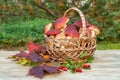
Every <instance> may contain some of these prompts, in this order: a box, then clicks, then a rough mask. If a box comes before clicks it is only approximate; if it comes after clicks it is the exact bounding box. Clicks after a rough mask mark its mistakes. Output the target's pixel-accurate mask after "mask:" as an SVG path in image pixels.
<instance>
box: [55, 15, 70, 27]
mask: <svg viewBox="0 0 120 80" xmlns="http://www.w3.org/2000/svg"><path fill="white" fill-rule="evenodd" d="M68 21H69V18H66V17H61V18H58V19H57V20H56V21H55V23H54V28H55V29H60V28H62V27H63V26H64V25H66V24H67V22H68Z"/></svg>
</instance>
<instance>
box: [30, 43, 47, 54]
mask: <svg viewBox="0 0 120 80" xmlns="http://www.w3.org/2000/svg"><path fill="white" fill-rule="evenodd" d="M28 51H29V52H30V53H39V52H42V53H44V52H45V51H46V49H45V48H44V47H43V46H41V45H37V44H35V43H34V42H30V43H29V44H28Z"/></svg>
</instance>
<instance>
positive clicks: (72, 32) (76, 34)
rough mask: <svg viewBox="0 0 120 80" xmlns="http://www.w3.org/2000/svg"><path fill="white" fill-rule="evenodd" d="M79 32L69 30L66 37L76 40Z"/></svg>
mask: <svg viewBox="0 0 120 80" xmlns="http://www.w3.org/2000/svg"><path fill="white" fill-rule="evenodd" d="M79 34H80V33H79V32H78V31H77V30H70V31H67V32H66V35H68V36H70V37H72V38H78V37H79Z"/></svg>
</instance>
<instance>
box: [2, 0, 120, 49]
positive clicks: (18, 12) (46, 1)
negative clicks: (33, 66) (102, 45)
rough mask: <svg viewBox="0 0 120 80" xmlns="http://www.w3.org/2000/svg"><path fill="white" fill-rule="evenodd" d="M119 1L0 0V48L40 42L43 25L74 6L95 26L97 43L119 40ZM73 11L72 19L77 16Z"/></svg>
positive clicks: (117, 41)
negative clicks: (97, 31) (98, 33)
mask: <svg viewBox="0 0 120 80" xmlns="http://www.w3.org/2000/svg"><path fill="white" fill-rule="evenodd" d="M119 5H120V0H0V48H7V47H10V46H11V47H18V46H26V44H27V42H28V41H31V40H33V41H36V42H41V41H42V40H43V32H42V31H43V27H44V25H45V24H47V23H49V22H53V21H54V20H55V19H56V18H58V17H61V16H62V15H63V14H64V12H65V11H66V10H67V9H68V8H70V7H72V6H75V7H77V8H79V9H80V10H82V11H83V13H84V14H85V18H86V20H88V21H89V22H90V23H91V24H94V25H96V26H98V27H99V29H100V31H101V34H100V35H99V36H98V38H97V41H98V42H102V41H104V42H107V41H108V42H114V43H119V41H120V6H119ZM78 18H79V17H78V14H77V13H75V14H74V18H73V21H74V20H76V19H78ZM71 22H72V20H71Z"/></svg>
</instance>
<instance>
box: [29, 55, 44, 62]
mask: <svg viewBox="0 0 120 80" xmlns="http://www.w3.org/2000/svg"><path fill="white" fill-rule="evenodd" d="M29 59H30V60H31V61H32V62H44V61H45V60H44V58H43V57H42V56H40V55H39V54H37V53H34V54H30V55H29Z"/></svg>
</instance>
